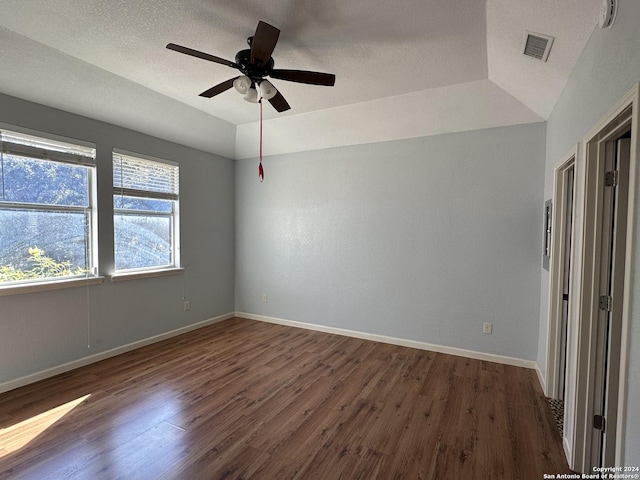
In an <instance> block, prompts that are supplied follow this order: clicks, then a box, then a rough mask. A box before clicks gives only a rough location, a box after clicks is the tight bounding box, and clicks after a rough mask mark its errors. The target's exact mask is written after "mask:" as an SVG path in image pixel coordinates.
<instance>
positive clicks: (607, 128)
mask: <svg viewBox="0 0 640 480" xmlns="http://www.w3.org/2000/svg"><path fill="white" fill-rule="evenodd" d="M639 98H640V84H636V85H635V86H634V88H633V89H631V90H630V91H629V92H628V93H627V94H626V95H625V96H624V97H623V98H622V99H621V100H620V101H619V102H618V104H616V106H615V107H614V108H613V109H611V110H610V111H609V113H607V115H605V116H604V118H603V119H602V120H601V121H600V122H599V123H598V125H597V126H595V127H594V128H593V129H592V130H591V131H590V132H589V133H588V134H587V135H586V136H585V139H584V145H585V148H584V158H583V162H582V163H583V165H584V169H583V170H584V186H583V192H584V193H583V208H582V211H581V215H580V218H579V219H577V220H579V221H580V223H581V227H582V246H581V255H579V258H578V265H577V267H578V268H577V269H576V270H578V271H579V275H580V286H579V289H578V298H577V303H576V306H577V313H578V322H577V332H575V333H574V334H575V335H576V336H577V338H575V341H576V342H577V343H576V346H577V352H576V354H577V358H576V359H575V362H574V365H575V371H574V372H572V373H573V376H574V378H575V383H574V389H573V390H574V392H575V399H573V404H572V405H569V410H570V412H567V414H568V415H569V414H570V415H571V416H572V420H573V422H572V424H573V426H574V428H573V431H572V432H571V434H572V435H571V438H570V439H568V440H569V442H570V445H569V449H568V453H570V458H569V464H570V466H571V468H572V469H574V470H576V471H579V472H583V473H592V472H590V471H589V462H590V454H591V435H592V430H593V410H592V407H593V405H592V396H593V395H592V392H593V385H594V383H593V382H594V376H595V370H594V369H595V355H594V354H593V352H594V348H593V347H594V343H595V341H596V328H595V327H596V321H597V317H598V312H599V311H598V297H599V294H600V293H599V292H597V291H595V290H594V289H595V286H597V285H598V278H597V277H598V275H599V272H598V263H597V262H598V258H599V253H598V252H599V251H600V244H599V240H600V239H599V234H598V233H597V232H598V227H599V225H598V218H599V217H600V215H601V212H600V211H598V205H599V202H598V199H599V196H600V195H601V193H600V192H598V191H597V188H596V187H597V186H598V185H601V184H602V181H603V179H602V173H601V172H600V171H599V166H600V165H599V157H600V156H601V155H602V151H603V150H604V148H603V146H604V141H606V140H608V139H613V137H615V135H616V134H619V133H622V132H621V131H618V130H620V124H621V123H624V120H621V119H620V116H621V115H622V114H623V113H624V112H625V111H627V110H630V116H631V117H630V123H631V125H630V127H631V139H632V140H631V155H630V170H629V196H628V202H629V207H628V214H627V235H626V238H627V241H626V249H625V263H626V265H628V266H629V268H626V269H625V274H624V294H623V302H622V303H623V304H622V326H621V350H620V372H619V376H618V418H617V422H616V433H617V442H616V446H615V452H616V453H615V459H616V464H617V465H622V464H623V461H624V459H623V458H622V455H623V448H622V447H623V444H622V442H621V439H623V438H624V427H625V424H626V417H627V402H626V392H627V377H628V373H627V371H628V358H627V357H628V343H629V324H630V305H631V300H632V292H633V289H632V276H631V274H632V270H633V264H632V263H631V262H632V259H633V243H634V242H633V233H634V230H635V222H634V215H635V197H636V188H637V185H636V172H637V168H638V165H637V163H638V152H639V151H640V145H639V144H640V136H639V122H638V120H639V116H638V114H639V103H638V101H639ZM616 125H617V126H616ZM576 273H577V272H576ZM567 381H570V379H567ZM571 447H572V448H571Z"/></svg>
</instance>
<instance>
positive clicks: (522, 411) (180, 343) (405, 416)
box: [0, 318, 570, 480]
mask: <svg viewBox="0 0 640 480" xmlns="http://www.w3.org/2000/svg"><path fill="white" fill-rule="evenodd" d="M544 473H554V474H557V473H570V470H569V469H568V467H567V464H566V461H565V460H564V454H563V452H562V446H561V441H560V437H559V436H558V434H557V431H556V429H555V424H554V420H553V418H552V416H551V412H550V410H549V408H548V405H547V404H546V401H545V400H544V397H543V395H542V390H541V388H540V385H539V383H538V381H537V377H536V376H535V372H533V371H532V370H527V369H522V368H517V367H512V366H507V365H500V364H495V363H491V362H486V361H480V360H473V359H469V358H464V357H457V356H450V355H444V354H440V353H434V352H426V351H422V350H416V349H412V348H407V347H400V346H396V345H390V344H382V343H376V342H371V341H367V340H362V339H357V338H349V337H345V336H339V335H332V334H326V333H322V332H316V331H309V330H302V329H297V328H292V327H285V326H280V325H273V324H267V323H263V322H256V321H251V320H246V319H241V318H233V319H229V320H226V321H224V322H220V323H217V324H214V325H211V326H208V327H204V328H201V329H198V330H195V331H193V332H189V333H187V334H184V335H181V336H178V337H174V338H171V339H167V340H165V341H162V342H158V343H156V344H153V345H148V346H145V347H143V348H140V349H137V350H134V351H131V352H128V353H125V354H122V355H119V356H117V357H113V358H110V359H107V360H104V361H101V362H98V363H95V364H92V365H88V366H86V367H82V368H80V369H77V370H74V371H72V372H66V373H64V374H62V375H59V376H57V377H53V378H50V379H46V380H43V381H41V382H38V383H35V384H32V385H28V386H25V387H22V388H20V389H16V390H13V391H11V392H7V393H5V394H2V395H0V479H11V480H13V479H16V478H25V479H58V478H75V479H85V478H86V479H96V478H127V479H128V478H141V479H146V478H154V479H155V478H164V479H180V478H188V479H200V478H201V479H206V480H211V479H241V478H242V479H249V478H251V479H259V480H260V479H266V480H272V479H276V478H277V479H278V480H280V479H304V480H309V479H311V480H314V479H319V480H326V479H338V478H344V479H360V478H362V479H381V480H387V479H407V478H421V479H429V478H430V479H442V478H466V479H486V478H492V479H505V480H507V479H515V478H518V479H523V480H527V479H535V480H538V479H540V478H543V474H544Z"/></svg>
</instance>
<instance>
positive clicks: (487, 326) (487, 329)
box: [482, 322, 493, 335]
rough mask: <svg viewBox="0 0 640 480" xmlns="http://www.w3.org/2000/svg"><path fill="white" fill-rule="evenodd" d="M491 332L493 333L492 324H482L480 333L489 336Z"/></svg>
mask: <svg viewBox="0 0 640 480" xmlns="http://www.w3.org/2000/svg"><path fill="white" fill-rule="evenodd" d="M492 332H493V323H489V322H484V324H483V325H482V333H486V334H487V335H491V333H492Z"/></svg>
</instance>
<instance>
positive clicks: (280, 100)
mask: <svg viewBox="0 0 640 480" xmlns="http://www.w3.org/2000/svg"><path fill="white" fill-rule="evenodd" d="M269 103H270V104H271V105H273V108H275V109H276V110H277V111H278V112H284V111H285V110H289V109H290V108H291V107H290V106H289V104H288V103H287V101H286V100H285V99H284V97H283V96H282V94H281V93H280V92H278V93H276V94H275V96H274V97H273V98H271V99H269Z"/></svg>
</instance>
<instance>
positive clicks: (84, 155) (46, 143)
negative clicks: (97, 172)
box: [0, 130, 96, 166]
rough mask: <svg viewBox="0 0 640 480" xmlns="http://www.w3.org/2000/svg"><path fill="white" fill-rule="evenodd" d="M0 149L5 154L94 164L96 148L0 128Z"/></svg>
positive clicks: (87, 164)
mask: <svg viewBox="0 0 640 480" xmlns="http://www.w3.org/2000/svg"><path fill="white" fill-rule="evenodd" d="M0 150H1V151H2V154H5V155H17V156H24V157H29V158H36V159H39V160H52V161H55V162H62V163H72V164H76V165H85V166H94V165H95V157H96V149H95V148H92V147H84V146H81V145H74V144H71V143H66V142H61V141H57V140H50V139H47V138H41V137H36V136H33V135H27V134H23V133H17V132H12V131H9V130H0Z"/></svg>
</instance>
